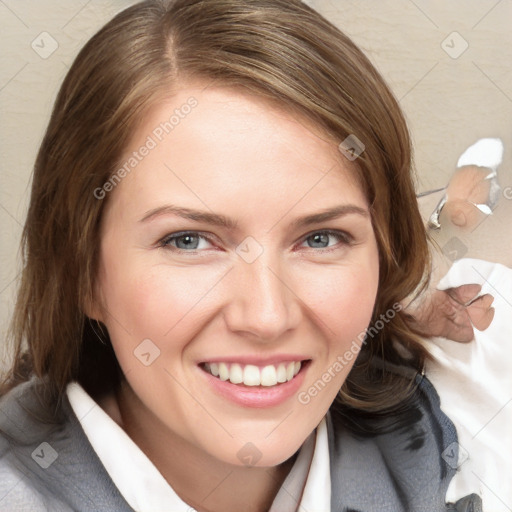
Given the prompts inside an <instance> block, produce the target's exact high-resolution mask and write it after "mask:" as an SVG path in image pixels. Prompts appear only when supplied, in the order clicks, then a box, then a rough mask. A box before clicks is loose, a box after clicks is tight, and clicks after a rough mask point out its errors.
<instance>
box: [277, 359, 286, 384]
mask: <svg viewBox="0 0 512 512" xmlns="http://www.w3.org/2000/svg"><path fill="white" fill-rule="evenodd" d="M277 382H286V366H285V365H284V364H282V363H281V364H280V365H279V366H278V367H277Z"/></svg>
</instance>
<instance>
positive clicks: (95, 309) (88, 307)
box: [82, 287, 104, 322]
mask: <svg viewBox="0 0 512 512" xmlns="http://www.w3.org/2000/svg"><path fill="white" fill-rule="evenodd" d="M100 296H101V294H100V291H99V290H98V289H96V287H95V289H94V290H93V291H91V292H90V293H88V294H87V296H86V297H85V298H84V299H83V301H82V311H83V312H84V314H85V315H86V316H88V317H89V318H90V319H91V320H96V321H98V322H103V319H104V318H103V317H104V315H103V308H102V307H101V300H100V299H99V297H100Z"/></svg>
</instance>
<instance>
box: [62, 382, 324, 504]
mask: <svg viewBox="0 0 512 512" xmlns="http://www.w3.org/2000/svg"><path fill="white" fill-rule="evenodd" d="M66 392H67V396H68V398H69V401H70V403H71V407H72V408H73V411H74V412H75V414H76V416H77V418H78V419H79V421H80V424H81V425H82V428H83V430H84V432H85V434H86V436H87V438H88V439H89V442H90V443H91V445H92V447H93V449H94V451H95V452H96V454H97V455H98V457H99V459H100V460H101V462H102V463H103V465H104V467H105V469H106V470H107V473H108V474H109V475H110V477H111V478H112V480H113V482H114V484H115V485H116V487H117V488H118V489H119V492H120V493H121V495H122V496H123V497H124V499H125V500H126V501H127V502H128V504H129V505H130V506H131V507H132V508H133V509H134V510H136V511H137V512H157V511H158V512H191V511H192V510H193V509H192V508H191V507H190V506H189V505H187V504H186V503H184V502H183V501H182V500H181V499H180V498H179V496H178V495H177V494H176V493H175V492H174V491H173V489H172V488H171V486H170V485H169V484H168V483H167V481H166V480H165V479H164V477H163V476H162V475H161V473H160V472H159V471H158V470H157V468H156V467H155V466H154V465H153V463H152V462H151V461H150V460H149V459H148V457H147V456H146V455H145V454H144V453H143V452H142V450H141V449H140V448H139V447H138V446H137V445H136V444H135V443H134V442H133V441H132V440H131V438H130V437H129V436H128V435H127V434H126V433H125V432H124V430H123V429H122V428H121V427H120V426H119V425H118V424H117V423H116V422H115V421H114V420H113V419H112V418H111V417H110V416H109V415H108V414H107V413H106V412H105V411H104V410H103V409H102V408H101V407H100V406H99V405H98V404H97V403H96V402H95V401H94V400H93V399H92V398H91V397H90V396H89V395H88V394H87V392H86V391H85V390H84V389H83V388H82V386H80V384H78V383H77V382H73V383H70V384H69V385H68V387H67V390H66ZM303 489H304V493H303V496H302V500H300V496H301V493H302V490H303ZM299 500H300V502H299ZM330 501H331V480H330V466H329V446H328V438H327V424H326V420H325V418H323V419H322V421H321V423H320V424H319V426H318V427H317V429H316V435H315V432H312V434H311V435H310V436H309V437H308V439H307V440H306V442H305V443H304V444H303V446H302V448H301V450H300V452H299V454H298V455H297V459H296V461H295V463H294V465H293V467H292V469H291V471H290V473H289V474H288V476H287V478H286V479H285V481H284V483H283V486H282V487H281V489H280V491H279V492H278V494H277V496H276V498H275V500H274V503H273V505H272V508H271V510H272V512H296V511H297V512H330V508H331V503H330ZM277 502H279V503H280V504H282V507H279V508H276V506H277V505H276V503H277ZM298 503H300V504H299V505H298Z"/></svg>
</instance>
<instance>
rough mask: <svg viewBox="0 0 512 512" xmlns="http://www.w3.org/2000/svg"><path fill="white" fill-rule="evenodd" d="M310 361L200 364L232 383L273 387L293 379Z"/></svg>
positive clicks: (207, 370) (219, 377) (203, 368)
mask: <svg viewBox="0 0 512 512" xmlns="http://www.w3.org/2000/svg"><path fill="white" fill-rule="evenodd" d="M310 361H311V360H310V359H307V360H305V361H287V362H282V363H279V364H275V365H273V364H269V365H266V366H256V365H253V364H238V363H223V362H218V363H201V364H200V365H199V366H200V368H201V369H202V370H204V371H205V372H207V373H209V374H210V375H213V376H214V377H216V378H218V379H219V380H221V381H228V382H230V383H231V384H238V385H243V386H251V387H252V386H263V387H272V386H279V385H280V384H284V383H286V382H289V381H291V380H292V379H293V378H294V377H295V376H296V375H297V374H298V373H299V372H300V370H301V368H304V366H306V365H307V364H308V363H309V362H310Z"/></svg>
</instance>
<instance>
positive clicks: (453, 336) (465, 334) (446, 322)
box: [413, 284, 494, 343]
mask: <svg viewBox="0 0 512 512" xmlns="http://www.w3.org/2000/svg"><path fill="white" fill-rule="evenodd" d="M481 289H482V287H481V286H480V285H478V284H465V285H462V286H458V287H457V288H449V289H447V290H435V291H434V293H433V294H432V295H431V296H430V298H429V299H427V301H425V302H424V303H423V304H422V306H420V307H419V309H418V310H416V311H415V312H414V313H413V316H414V318H415V319H416V322H417V324H418V325H419V329H420V331H422V332H423V333H424V334H425V335H426V336H429V337H430V336H440V337H443V338H447V339H450V340H453V341H457V342H460V343H468V342H470V341H472V340H473V339H474V331H473V327H476V328H477V329H478V330H479V331H484V330H485V329H487V327H489V325H490V324H491V322H492V319H493V318H494V308H492V307H491V304H492V303H493V301H494V298H493V296H492V295H489V294H485V295H482V296H480V297H478V294H479V293H480V290H481Z"/></svg>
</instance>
